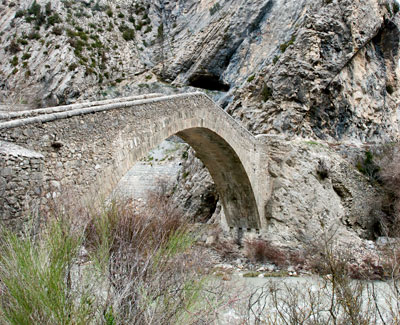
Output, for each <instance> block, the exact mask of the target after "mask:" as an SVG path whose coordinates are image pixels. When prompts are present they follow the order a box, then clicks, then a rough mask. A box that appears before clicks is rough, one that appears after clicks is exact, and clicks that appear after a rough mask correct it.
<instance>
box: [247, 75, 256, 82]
mask: <svg viewBox="0 0 400 325" xmlns="http://www.w3.org/2000/svg"><path fill="white" fill-rule="evenodd" d="M254 78H255V75H254V74H253V75H251V76H250V77H248V78H247V82H252V81H253V80H254Z"/></svg>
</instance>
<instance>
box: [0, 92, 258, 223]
mask: <svg viewBox="0 0 400 325" xmlns="http://www.w3.org/2000/svg"><path fill="white" fill-rule="evenodd" d="M152 97H153V98H134V99H118V100H115V101H108V102H106V103H94V104H92V105H87V106H78V107H77V105H72V106H65V107H64V108H63V107H61V108H60V107H58V108H50V109H43V110H42V113H33V112H34V111H31V113H30V112H24V113H21V114H22V115H23V116H21V117H19V118H16V119H11V118H10V119H9V121H4V122H1V121H0V140H5V141H9V139H13V142H14V143H16V144H18V145H20V146H23V147H24V148H27V149H30V150H34V151H35V152H39V153H40V154H42V155H43V157H44V159H43V165H44V166H43V169H42V170H43V191H42V193H41V194H42V197H48V196H49V194H52V191H54V189H52V187H51V184H53V183H54V180H61V183H62V185H63V186H73V187H74V188H75V189H76V191H77V192H78V193H80V194H82V195H84V194H85V193H90V192H91V193H93V192H96V193H99V192H102V193H103V194H105V195H107V193H111V191H112V190H113V189H114V187H115V185H116V183H117V182H118V181H119V179H121V178H122V176H124V175H125V174H126V173H127V171H128V170H129V169H130V168H131V167H132V166H133V165H134V163H135V162H136V161H138V160H139V159H140V158H142V157H144V156H145V155H147V153H148V152H149V151H150V150H151V149H153V148H154V147H156V146H157V145H158V144H159V143H161V142H162V141H163V140H165V139H167V138H169V137H170V136H172V135H178V136H179V137H181V138H182V139H183V140H185V141H186V142H187V143H188V144H189V145H190V146H191V147H192V148H193V149H194V150H195V151H196V154H197V156H198V158H199V159H200V160H201V161H202V162H203V163H204V165H205V166H206V167H207V168H208V170H209V172H210V174H211V176H212V178H213V179H214V182H215V184H216V187H217V190H218V192H219V195H220V199H221V203H222V206H223V208H224V212H225V216H226V220H227V223H228V226H230V227H239V228H252V229H254V228H255V229H260V228H261V227H262V214H263V207H264V202H263V197H264V194H265V193H263V190H262V189H263V188H265V182H264V183H263V182H262V181H260V179H261V178H260V173H259V167H260V164H259V162H260V157H259V152H258V150H257V143H256V140H255V138H254V137H253V136H252V135H251V134H250V133H248V132H247V131H246V130H245V129H244V128H242V127H241V126H240V125H239V124H238V123H236V122H235V121H234V120H233V119H232V118H231V117H230V116H229V115H228V114H227V113H226V112H224V111H223V110H222V109H221V108H219V107H218V106H216V105H215V104H214V103H213V102H212V100H210V99H209V98H208V97H207V96H205V95H204V94H201V93H194V94H184V95H174V96H165V97H157V96H152ZM79 105H81V104H79ZM17 115H18V114H17ZM0 118H1V116H0ZM55 143H56V144H57V143H58V144H57V145H56V146H55V145H54V144H55ZM0 158H1V157H0ZM75 162H76V163H77V164H78V165H79V166H78V167H76V166H74V163H75ZM93 179H95V181H93ZM105 180H107V181H105ZM52 181H53V183H52ZM260 189H261V191H260ZM0 213H1V211H0Z"/></svg>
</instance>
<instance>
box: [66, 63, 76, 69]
mask: <svg viewBox="0 0 400 325" xmlns="http://www.w3.org/2000/svg"><path fill="white" fill-rule="evenodd" d="M77 67H78V65H77V64H76V63H71V64H70V65H69V66H68V70H69V71H74V70H75V69H76V68H77Z"/></svg>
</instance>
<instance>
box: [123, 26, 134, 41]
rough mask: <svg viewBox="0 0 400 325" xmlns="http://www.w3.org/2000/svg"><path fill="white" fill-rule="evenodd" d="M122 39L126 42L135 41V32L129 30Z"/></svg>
mask: <svg viewBox="0 0 400 325" xmlns="http://www.w3.org/2000/svg"><path fill="white" fill-rule="evenodd" d="M122 37H123V38H124V40H125V41H132V40H134V39H135V30H134V29H131V28H128V29H126V30H125V31H124V32H123V33H122Z"/></svg>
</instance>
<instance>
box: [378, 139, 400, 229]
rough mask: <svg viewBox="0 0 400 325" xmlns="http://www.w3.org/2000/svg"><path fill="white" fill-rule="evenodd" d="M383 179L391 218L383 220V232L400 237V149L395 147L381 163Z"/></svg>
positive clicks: (387, 207) (386, 205) (387, 208)
mask: <svg viewBox="0 0 400 325" xmlns="http://www.w3.org/2000/svg"><path fill="white" fill-rule="evenodd" d="M381 178H382V180H383V185H384V187H385V189H386V190H387V193H388V198H387V201H386V204H385V208H386V211H387V213H388V215H389V216H390V218H389V219H388V220H382V228H383V232H384V233H386V235H389V236H400V147H399V146H395V147H394V148H393V150H392V152H391V153H390V154H389V156H388V158H386V159H384V160H383V161H382V162H381Z"/></svg>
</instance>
